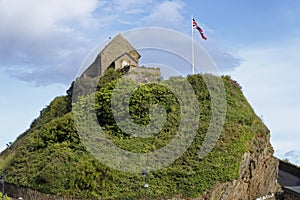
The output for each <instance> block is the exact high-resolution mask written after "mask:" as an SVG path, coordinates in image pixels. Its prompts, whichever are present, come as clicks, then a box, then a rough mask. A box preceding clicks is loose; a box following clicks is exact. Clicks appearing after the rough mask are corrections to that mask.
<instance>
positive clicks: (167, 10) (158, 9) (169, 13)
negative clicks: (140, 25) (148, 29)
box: [145, 1, 185, 28]
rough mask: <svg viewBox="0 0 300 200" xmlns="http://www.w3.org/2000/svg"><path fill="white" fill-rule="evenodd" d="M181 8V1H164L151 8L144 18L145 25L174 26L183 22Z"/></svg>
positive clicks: (182, 5) (182, 6)
mask: <svg viewBox="0 0 300 200" xmlns="http://www.w3.org/2000/svg"><path fill="white" fill-rule="evenodd" d="M183 8H184V3H183V2H182V1H164V2H162V3H160V4H158V5H156V6H155V7H153V10H151V13H150V15H149V16H147V17H146V18H145V23H146V24H147V25H150V26H151V25H152V26H153V25H154V26H163V27H173V28H174V27H175V26H178V25H180V24H185V23H183V20H184V17H183Z"/></svg>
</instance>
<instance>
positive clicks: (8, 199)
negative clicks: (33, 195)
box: [0, 192, 11, 200]
mask: <svg viewBox="0 0 300 200" xmlns="http://www.w3.org/2000/svg"><path fill="white" fill-rule="evenodd" d="M0 198H1V199H2V193H1V192H0ZM4 200H11V198H9V197H8V196H7V195H5V196H4Z"/></svg>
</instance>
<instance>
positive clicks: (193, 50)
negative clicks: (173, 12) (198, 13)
mask: <svg viewBox="0 0 300 200" xmlns="http://www.w3.org/2000/svg"><path fill="white" fill-rule="evenodd" d="M193 19H194V16H193V15H192V75H194V74H195V48H194V26H193Z"/></svg>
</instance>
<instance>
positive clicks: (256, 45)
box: [0, 0, 300, 165]
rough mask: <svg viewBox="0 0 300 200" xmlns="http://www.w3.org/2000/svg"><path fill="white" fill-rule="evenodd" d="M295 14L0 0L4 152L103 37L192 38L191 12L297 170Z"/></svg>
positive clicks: (98, 1)
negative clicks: (164, 31)
mask: <svg viewBox="0 0 300 200" xmlns="http://www.w3.org/2000/svg"><path fill="white" fill-rule="evenodd" d="M299 10H300V1H298V0H285V1H282V0H272V1H261V0H252V1H240V0H227V1H223V0H213V1H204V0H185V1H183V0H143V1H141V0H51V1H50V0H0V88H1V91H2V94H1V95H0V112H1V114H0V150H3V149H4V148H5V147H6V144H7V143H8V142H11V141H14V140H15V139H16V137H17V136H18V135H20V134H21V133H22V132H24V131H25V130H27V129H28V128H29V126H30V124H31V122H32V121H33V120H34V119H35V118H36V117H38V115H39V112H40V110H42V109H43V108H45V107H46V106H47V105H48V104H49V103H50V102H51V100H52V99H53V98H55V97H56V96H60V95H65V91H66V90H67V89H68V88H69V86H70V84H71V82H72V80H74V79H75V77H76V74H77V71H78V70H79V67H80V66H81V64H82V62H83V61H84V60H85V58H86V56H87V55H88V54H89V52H90V51H91V50H93V49H94V48H95V47H96V46H97V45H99V44H101V43H102V42H103V41H104V40H107V39H108V38H109V37H111V36H114V35H116V34H117V33H119V32H126V31H129V30H131V29H136V28H143V27H161V28H168V29H173V30H175V31H178V32H180V33H182V34H185V35H187V36H188V37H189V36H190V35H191V16H192V15H193V16H194V17H195V19H196V21H197V22H198V24H199V25H200V26H201V28H202V29H203V30H204V33H205V35H206V37H207V38H208V40H207V41H203V40H201V38H200V35H196V34H195V36H197V37H195V40H196V42H198V43H199V44H201V45H202V46H203V47H204V48H205V49H206V50H207V52H208V53H209V55H210V56H211V57H212V59H213V60H214V61H215V62H216V64H217V66H218V69H219V71H220V73H221V74H227V75H230V76H231V77H232V78H233V79H235V80H237V81H238V82H239V83H240V85H241V86H242V88H243V89H242V90H243V93H244V94H245V96H246V97H247V99H248V101H249V102H250V104H251V105H252V107H253V108H254V110H255V112H256V114H257V115H258V116H260V117H261V118H262V119H263V121H264V123H265V124H266V125H267V126H268V128H269V129H270V131H271V143H272V145H273V147H274V149H275V154H276V155H277V156H279V157H281V158H288V159H290V160H291V161H292V162H294V163H297V164H299V165H300V158H299V157H300V145H299V143H300V131H299V130H300V123H299V122H298V120H299V118H298V115H299V113H300V105H299V102H300V83H299V81H298V77H299V75H300V66H299V65H300V56H299V55H298V54H299V49H300V13H299ZM198 36H199V37H198ZM145 37H147V35H145Z"/></svg>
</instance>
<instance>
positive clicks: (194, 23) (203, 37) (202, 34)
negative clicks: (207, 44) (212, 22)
mask: <svg viewBox="0 0 300 200" xmlns="http://www.w3.org/2000/svg"><path fill="white" fill-rule="evenodd" d="M192 25H193V28H195V29H197V30H198V31H199V33H200V35H201V37H202V39H203V40H207V38H206V37H205V35H204V33H203V30H202V29H201V28H200V27H199V26H198V24H197V22H196V21H195V19H194V18H193V22H192Z"/></svg>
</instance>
